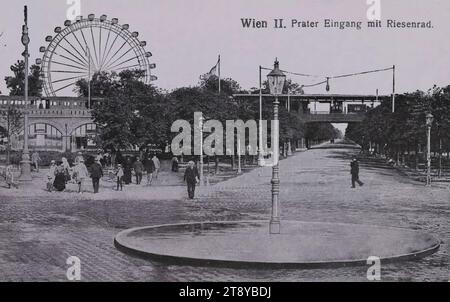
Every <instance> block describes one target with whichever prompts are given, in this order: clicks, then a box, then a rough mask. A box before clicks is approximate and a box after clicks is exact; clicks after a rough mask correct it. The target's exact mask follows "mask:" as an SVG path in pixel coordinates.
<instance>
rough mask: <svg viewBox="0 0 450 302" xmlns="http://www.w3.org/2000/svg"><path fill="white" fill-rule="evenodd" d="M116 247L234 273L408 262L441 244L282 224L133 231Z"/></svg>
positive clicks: (402, 233) (428, 238)
mask: <svg viewBox="0 0 450 302" xmlns="http://www.w3.org/2000/svg"><path fill="white" fill-rule="evenodd" d="M114 244H115V246H116V247H117V248H118V249H119V250H121V251H123V252H125V253H128V254H132V255H136V256H140V257H144V258H147V259H150V260H156V261H161V262H165V263H169V264H178V265H200V266H221V267H235V268H247V267H257V268H274V267H281V268H294V267H299V268H308V267H311V268H314V267H327V266H332V267H336V266H347V265H367V259H368V258H369V257H371V256H372V257H378V258H380V259H381V262H382V263H386V262H391V261H400V260H413V259H418V258H421V257H425V256H427V255H430V254H432V253H434V252H436V251H437V250H438V249H439V246H440V241H439V240H438V239H437V238H435V237H434V236H432V235H430V234H426V233H422V232H418V231H413V230H408V229H401V228H392V227H380V226H371V225H359V224H342V223H321V222H300V221H282V224H281V233H280V234H269V223H268V221H238V222H202V223H200V222H198V223H185V224H172V225H159V226H148V227H141V228H133V229H128V230H125V231H122V232H120V233H119V234H118V235H117V236H116V238H115V240H114Z"/></svg>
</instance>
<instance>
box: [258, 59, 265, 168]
mask: <svg viewBox="0 0 450 302" xmlns="http://www.w3.org/2000/svg"><path fill="white" fill-rule="evenodd" d="M262 107H263V104H262V67H261V66H259V132H258V133H259V145H258V166H260V167H262V166H264V154H263V146H262V123H263V122H262V118H263V117H262Z"/></svg>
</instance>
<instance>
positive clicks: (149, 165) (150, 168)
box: [144, 156, 155, 186]
mask: <svg viewBox="0 0 450 302" xmlns="http://www.w3.org/2000/svg"><path fill="white" fill-rule="evenodd" d="M144 168H145V171H146V172H147V186H150V185H151V184H152V181H153V172H154V171H155V164H154V163H153V160H152V159H151V158H150V156H149V157H148V158H147V159H146V160H145V161H144Z"/></svg>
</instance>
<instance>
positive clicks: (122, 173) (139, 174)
mask: <svg viewBox="0 0 450 302" xmlns="http://www.w3.org/2000/svg"><path fill="white" fill-rule="evenodd" d="M160 169H161V162H160V161H159V158H158V157H157V156H156V155H153V157H151V156H148V157H146V158H145V159H144V160H143V161H141V159H140V158H139V157H138V158H136V161H135V162H134V163H132V162H131V159H130V158H127V159H126V160H125V163H124V164H123V165H122V164H118V165H117V169H116V171H115V175H116V180H117V190H119V188H120V190H122V188H123V184H124V183H125V184H126V185H129V184H131V183H132V182H133V181H132V177H133V172H134V176H135V178H136V184H137V185H140V184H141V183H142V178H143V175H144V172H145V173H146V175H147V185H148V186H150V185H151V184H152V182H153V178H155V179H158V174H159V170H160Z"/></svg>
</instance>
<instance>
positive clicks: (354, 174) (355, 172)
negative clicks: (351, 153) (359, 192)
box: [350, 157, 364, 188]
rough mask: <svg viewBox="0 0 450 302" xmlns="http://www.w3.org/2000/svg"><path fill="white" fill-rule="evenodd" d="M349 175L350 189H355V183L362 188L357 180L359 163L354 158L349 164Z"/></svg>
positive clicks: (360, 182)
mask: <svg viewBox="0 0 450 302" xmlns="http://www.w3.org/2000/svg"><path fill="white" fill-rule="evenodd" d="M350 173H351V174H352V188H355V187H356V186H355V182H357V183H358V185H359V186H360V187H362V186H363V185H364V183H363V182H362V181H360V180H359V162H358V160H357V159H356V157H353V160H352V162H351V163H350Z"/></svg>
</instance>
